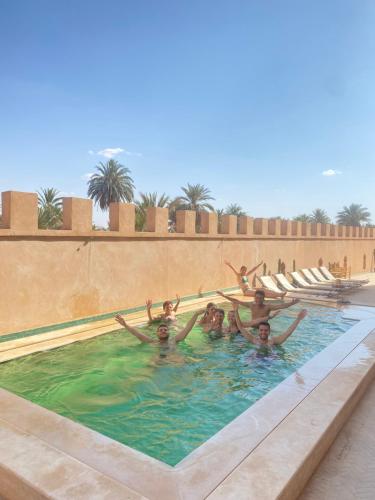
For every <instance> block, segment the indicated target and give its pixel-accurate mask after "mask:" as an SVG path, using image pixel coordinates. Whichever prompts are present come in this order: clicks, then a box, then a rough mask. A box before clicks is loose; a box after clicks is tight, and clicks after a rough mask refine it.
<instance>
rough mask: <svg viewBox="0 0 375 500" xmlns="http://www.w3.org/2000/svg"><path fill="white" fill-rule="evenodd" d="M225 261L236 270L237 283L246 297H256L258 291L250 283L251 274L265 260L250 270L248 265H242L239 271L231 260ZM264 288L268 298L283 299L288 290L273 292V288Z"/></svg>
mask: <svg viewBox="0 0 375 500" xmlns="http://www.w3.org/2000/svg"><path fill="white" fill-rule="evenodd" d="M224 263H225V264H226V265H227V266H228V267H229V268H230V269H232V271H233V272H234V274H235V275H236V278H237V283H238V286H239V287H240V288H241V290H242V293H243V294H244V295H246V297H254V296H255V293H256V291H255V290H252V289H251V287H250V284H249V276H250V274H252V273H254V272H255V271H256V270H257V269H258V267H260V266H261V265H262V264H263V261H262V262H260V263H259V264H258V265H256V266H255V267H253V268H252V269H250V271H248V270H247V267H246V266H241V267H240V270H239V271H237V270H236V269H235V268H234V267H233V266H232V264H231V263H230V262H228V261H227V260H225V261H224ZM262 290H263V291H264V293H265V296H266V297H267V298H268V299H282V298H283V297H284V296H285V294H286V292H280V293H277V292H273V291H272V290H267V289H263V288H262Z"/></svg>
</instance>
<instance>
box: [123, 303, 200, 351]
mask: <svg viewBox="0 0 375 500" xmlns="http://www.w3.org/2000/svg"><path fill="white" fill-rule="evenodd" d="M204 311H205V309H200V310H199V311H196V312H195V313H194V314H193V316H192V317H191V318H190V320H189V321H188V322H187V323H186V325H185V326H184V328H182V329H181V330H180V331H179V332H178V333H177V335H175V336H174V337H170V335H169V327H168V325H167V324H166V323H160V325H159V326H158V328H157V330H156V336H157V340H155V339H153V338H151V337H149V336H148V335H145V334H144V333H142V332H141V331H140V330H139V329H138V328H135V327H134V326H131V325H129V323H127V322H126V321H125V318H124V316H121V314H117V315H116V316H115V319H116V321H117V322H118V323H120V325H121V326H123V327H124V328H126V330H127V331H128V332H129V333H131V334H132V335H134V336H135V337H137V339H139V340H140V341H141V342H144V343H147V344H158V345H169V346H171V345H173V344H176V343H177V342H181V341H182V340H184V339H185V338H186V337H187V335H188V334H189V333H190V332H191V330H192V328H193V326H194V325H195V323H196V321H197V319H198V316H200V315H201V314H203V313H204Z"/></svg>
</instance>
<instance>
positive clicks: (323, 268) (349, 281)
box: [319, 266, 369, 285]
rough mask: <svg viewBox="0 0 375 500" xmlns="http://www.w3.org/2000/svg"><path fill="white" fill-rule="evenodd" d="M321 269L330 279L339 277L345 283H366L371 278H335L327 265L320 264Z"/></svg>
mask: <svg viewBox="0 0 375 500" xmlns="http://www.w3.org/2000/svg"><path fill="white" fill-rule="evenodd" d="M319 269H320V270H321V272H322V274H323V275H324V276H325V277H326V278H328V279H330V280H337V279H339V280H340V281H342V282H344V283H360V284H361V285H365V284H366V283H368V282H369V280H352V279H344V278H335V277H334V276H333V274H332V273H331V272H330V271H329V270H328V269H327V268H326V267H325V266H320V268H319Z"/></svg>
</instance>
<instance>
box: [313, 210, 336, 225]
mask: <svg viewBox="0 0 375 500" xmlns="http://www.w3.org/2000/svg"><path fill="white" fill-rule="evenodd" d="M310 222H317V223H320V224H329V223H330V222H331V219H330V218H329V216H328V214H327V212H326V211H325V210H323V209H321V208H316V209H315V210H314V211H313V212H312V214H311V215H310Z"/></svg>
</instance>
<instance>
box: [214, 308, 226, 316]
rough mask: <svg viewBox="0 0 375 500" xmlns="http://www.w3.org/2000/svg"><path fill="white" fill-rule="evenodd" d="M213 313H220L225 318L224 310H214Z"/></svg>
mask: <svg viewBox="0 0 375 500" xmlns="http://www.w3.org/2000/svg"><path fill="white" fill-rule="evenodd" d="M215 313H220V314H223V315H224V316H225V311H224V309H216V311H215Z"/></svg>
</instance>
